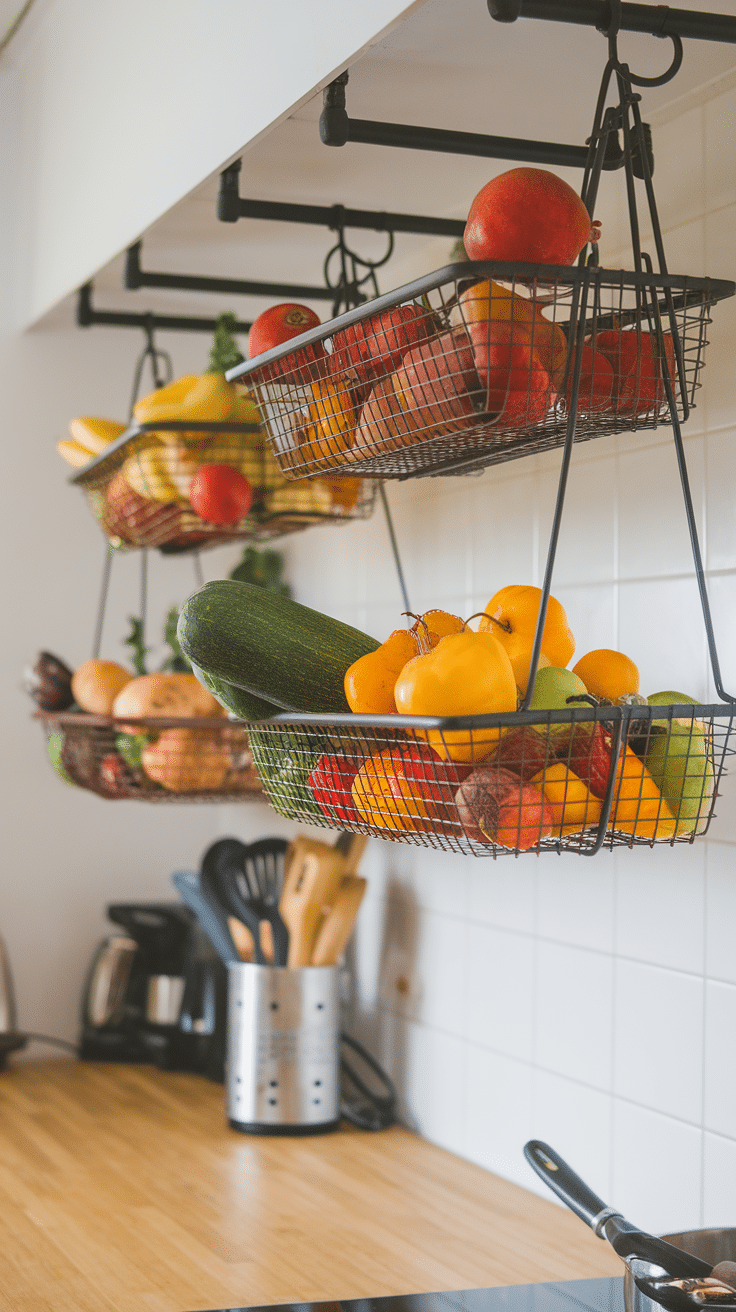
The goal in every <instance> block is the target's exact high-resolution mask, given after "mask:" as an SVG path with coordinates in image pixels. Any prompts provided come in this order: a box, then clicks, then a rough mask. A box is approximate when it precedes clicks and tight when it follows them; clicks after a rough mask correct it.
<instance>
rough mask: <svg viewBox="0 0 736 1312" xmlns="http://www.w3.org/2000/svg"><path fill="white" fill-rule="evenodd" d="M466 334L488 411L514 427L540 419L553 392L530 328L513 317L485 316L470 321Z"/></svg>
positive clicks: (549, 403) (551, 401)
mask: <svg viewBox="0 0 736 1312" xmlns="http://www.w3.org/2000/svg"><path fill="white" fill-rule="evenodd" d="M469 334H470V341H471V343H472V348H473V359H474V361H475V367H476V369H477V371H478V376H479V378H480V380H481V383H482V384H483V385H484V386H485V387H486V389H487V394H486V405H487V408H488V410H490V411H491V412H492V413H495V414H497V415H498V417H499V420H500V421H503V422H504V423H505V424H510V425H512V426H514V427H520V426H521V425H522V424H524V423H528V424H532V423H537V422H538V421H539V420H541V419H543V418H544V416H545V414H546V413H547V411H548V410H549V408H550V405H551V404H552V403H553V401H554V399H555V396H556V392H555V391H554V389H553V388H552V386H551V384H550V377H549V374H548V373H547V370H546V369H544V368H543V367H542V363H541V361H540V359H539V355H538V354H537V351H536V350H535V348H534V346H533V338H532V329H531V328H530V327H529V326H528V325H527V324H524V323H518V322H515V321H514V320H508V319H488V320H486V321H485V322H480V323H474V324H471V326H470V329H469Z"/></svg>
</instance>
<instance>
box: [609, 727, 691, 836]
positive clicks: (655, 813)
mask: <svg viewBox="0 0 736 1312" xmlns="http://www.w3.org/2000/svg"><path fill="white" fill-rule="evenodd" d="M608 828H609V830H610V829H618V830H622V831H623V832H624V833H625V834H632V835H633V836H634V837H635V838H650V839H662V838H672V836H673V835H674V833H675V828H676V820H675V816H674V814H673V811H672V808H671V807H670V806H669V804H668V803H667V802H666V801H665V799H664V797H663V796H662V794H661V793H660V791H659V789H658V787H657V785H656V784H655V782H654V780H653V778H652V776H651V775H650V773H649V771H648V770H647V768H646V766H645V765H644V762H643V761H640V760H639V757H638V756H637V755H636V752H633V751H632V750H631V748H630V747H628V746H627V747H624V748H622V750H621V755H620V757H619V761H618V766H617V768H616V783H615V784H614V789H613V802H612V804H611V814H610V816H609V820H608Z"/></svg>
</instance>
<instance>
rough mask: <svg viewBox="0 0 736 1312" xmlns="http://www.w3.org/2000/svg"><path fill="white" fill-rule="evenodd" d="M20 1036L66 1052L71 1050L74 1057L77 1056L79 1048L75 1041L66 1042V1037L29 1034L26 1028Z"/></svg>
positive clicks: (28, 1040) (30, 1041)
mask: <svg viewBox="0 0 736 1312" xmlns="http://www.w3.org/2000/svg"><path fill="white" fill-rule="evenodd" d="M21 1037H22V1038H24V1039H26V1040H27V1042H28V1043H49V1044H51V1046H52V1047H55V1048H64V1049H65V1051H66V1052H73V1053H74V1056H75V1057H78V1056H79V1048H78V1047H77V1045H76V1043H68V1042H67V1040H66V1039H57V1038H55V1037H54V1035H53V1034H29V1033H28V1032H27V1031H26V1030H23V1031H22V1035H21Z"/></svg>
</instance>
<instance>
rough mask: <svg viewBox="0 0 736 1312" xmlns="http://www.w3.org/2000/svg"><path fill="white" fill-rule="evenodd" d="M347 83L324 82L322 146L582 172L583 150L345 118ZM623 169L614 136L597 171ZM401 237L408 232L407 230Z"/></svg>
mask: <svg viewBox="0 0 736 1312" xmlns="http://www.w3.org/2000/svg"><path fill="white" fill-rule="evenodd" d="M347 80H348V74H347V73H341V74H340V76H339V77H336V78H335V80H334V82H330V83H329V85H328V86H326V87H325V89H324V91H323V93H322V99H323V109H322V113H321V115H320V120H319V135H320V139H321V141H322V143H323V145H325V146H344V145H345V144H346V143H347V142H348V141H353V142H362V143H363V144H366V145H370V146H397V147H398V148H399V149H402V150H434V151H439V152H440V153H442V154H445V155H479V156H482V157H483V158H484V159H511V160H521V161H522V162H523V163H525V164H555V165H557V166H558V167H561V168H581V169H584V168H585V163H586V160H587V158H588V148H587V146H565V145H562V144H561V143H560V142H555V141H530V140H528V139H526V138H523V137H492V136H486V135H484V134H483V133H480V132H454V131H448V130H447V129H445V128H422V127H415V126H413V125H412V124H409V123H378V122H375V121H374V120H372V119H367V118H349V117H348V112H347V109H346V107H345V86H346V84H347ZM623 163H624V152H623V150H622V149H621V146H620V144H619V142H618V138H617V136H615V135H612V136H611V138H610V139H609V142H608V148H607V150H606V156H605V159H604V161H603V168H604V169H619V168H622V167H623ZM241 203H242V202H241ZM246 203H247V204H250V203H251V202H246ZM389 217H398V216H395V215H394V216H389ZM464 226H465V225H464V224H457V225H456V227H457V228H460V229H461V232H460V233H459V234H458V235H462V231H463V230H464ZM397 231H398V229H397ZM404 231H413V229H408V230H407V229H405V230H404ZM421 231H423V232H426V231H428V229H426V228H423V229H421ZM430 231H435V229H431V230H430ZM444 231H446V230H444Z"/></svg>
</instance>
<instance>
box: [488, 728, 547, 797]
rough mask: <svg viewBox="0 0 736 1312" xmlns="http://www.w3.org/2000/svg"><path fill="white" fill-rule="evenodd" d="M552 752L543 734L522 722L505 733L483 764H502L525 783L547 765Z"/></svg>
mask: <svg viewBox="0 0 736 1312" xmlns="http://www.w3.org/2000/svg"><path fill="white" fill-rule="evenodd" d="M553 757H554V752H553V750H552V747H551V745H550V743H549V740H548V738H547V736H546V735H545V734H542V733H540V732H539V730H538V729H535V727H534V725H533V724H523V725H520V726H519V728H517V729H510V730H509V731H508V733H505V734H504V736H503V738H502V739H501V741H500V743H499V744H498V747H497V749H496V751H495V752H494V754H493V756H492V757H490V758H489V759H488V760H487V761H484V762H483V764H484V765H489V766H490V765H493V766H502V767H503V769H504V770H510V771H511V773H512V774H515V775H518V776H519V778H520V779H523V780H524V782H525V783H528V781H529V780H530V779H531V778H532V776H533V775H535V774H539V771H540V770H544V768H545V766H547V765H549V763H550V760H551V759H552V758H553Z"/></svg>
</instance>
